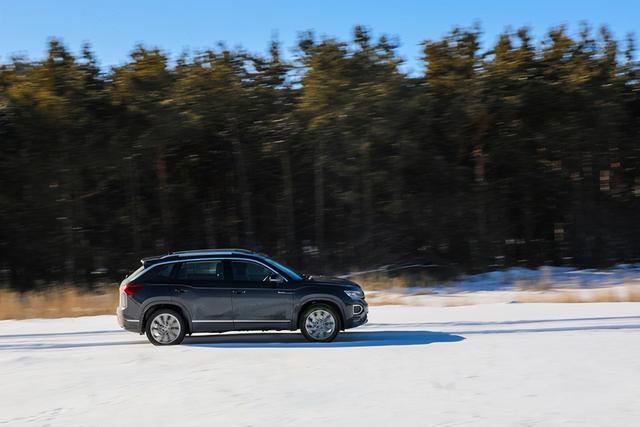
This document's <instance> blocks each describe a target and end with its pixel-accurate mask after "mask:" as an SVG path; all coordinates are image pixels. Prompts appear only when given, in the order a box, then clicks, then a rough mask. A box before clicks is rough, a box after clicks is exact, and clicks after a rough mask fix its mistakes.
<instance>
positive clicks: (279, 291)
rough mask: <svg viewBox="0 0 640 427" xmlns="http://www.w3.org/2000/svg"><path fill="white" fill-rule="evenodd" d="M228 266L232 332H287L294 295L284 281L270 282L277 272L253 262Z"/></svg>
mask: <svg viewBox="0 0 640 427" xmlns="http://www.w3.org/2000/svg"><path fill="white" fill-rule="evenodd" d="M230 266H231V268H230V270H231V274H232V276H233V287H234V290H233V296H232V297H233V319H234V325H235V329H239V330H243V329H244V330H248V329H289V328H290V325H291V315H292V311H293V310H292V308H293V295H292V294H293V292H292V290H291V289H289V286H288V284H287V282H286V281H283V282H282V283H271V282H269V281H268V279H269V277H270V276H274V275H277V273H276V272H274V271H273V270H271V269H269V268H268V267H266V266H264V265H262V264H260V263H257V262H254V261H249V260H242V261H241V260H231V261H230Z"/></svg>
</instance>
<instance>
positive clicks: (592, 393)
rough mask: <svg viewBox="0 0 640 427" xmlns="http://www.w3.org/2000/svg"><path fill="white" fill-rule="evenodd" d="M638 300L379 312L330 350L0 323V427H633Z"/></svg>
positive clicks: (98, 325)
mask: <svg viewBox="0 0 640 427" xmlns="http://www.w3.org/2000/svg"><path fill="white" fill-rule="evenodd" d="M639 354H640V303H588V304H481V305H472V306H464V307H422V306H382V307H376V306H374V307H371V316H370V323H369V324H368V325H367V326H365V327H361V328H357V329H354V330H352V331H349V332H346V333H344V334H342V335H341V336H340V337H339V339H338V340H337V341H336V342H334V343H330V344H322V345H318V344H309V343H306V342H305V341H304V340H303V338H302V337H301V336H300V334H298V333H260V334H258V333H227V334H221V335H209V336H198V337H192V338H188V339H187V340H186V341H185V344H184V345H181V346H176V347H154V346H152V345H150V344H148V343H147V341H146V338H145V337H143V336H139V335H136V334H132V333H128V332H124V331H121V330H119V329H118V327H117V324H116V320H115V318H114V317H113V316H96V317H84V318H76V319H53V320H44V319H34V320H23V321H0V379H1V381H2V387H0V425H4V424H6V425H12V426H13V425H52V426H70V425H134V424H135V425H154V426H155V425H180V426H184V425H219V426H227V425H243V426H250V425H277V426H287V425H295V426H297V425H302V424H307V423H313V424H320V423H324V424H326V425H354V426H388V425H443V426H444V425H446V426H451V425H483V426H496V425H500V426H503V425H509V426H511V425H526V426H557V425H562V426H585V425H588V426H612V425H635V424H636V423H637V420H638V419H640V406H639V405H638V404H637V403H638V396H639V395H640V357H638V355H639Z"/></svg>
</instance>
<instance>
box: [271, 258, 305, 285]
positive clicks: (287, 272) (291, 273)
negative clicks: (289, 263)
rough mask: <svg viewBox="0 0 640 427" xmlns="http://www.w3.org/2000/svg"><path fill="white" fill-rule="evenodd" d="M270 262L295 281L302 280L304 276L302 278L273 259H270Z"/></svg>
mask: <svg viewBox="0 0 640 427" xmlns="http://www.w3.org/2000/svg"><path fill="white" fill-rule="evenodd" d="M269 261H271V264H273V265H274V266H276V267H277V268H278V269H279V270H281V271H284V272H285V273H286V275H287V276H289V277H291V278H292V279H293V280H302V276H300V275H299V274H298V273H296V272H295V271H293V270H292V269H290V268H288V267H285V266H284V265H282V264H280V263H277V262H275V261H274V260H272V259H270V260H269Z"/></svg>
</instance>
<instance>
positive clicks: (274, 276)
mask: <svg viewBox="0 0 640 427" xmlns="http://www.w3.org/2000/svg"><path fill="white" fill-rule="evenodd" d="M267 281H268V282H269V283H273V284H275V285H279V284H280V283H282V282H284V279H283V278H282V276H280V275H279V274H272V275H270V276H269V277H267Z"/></svg>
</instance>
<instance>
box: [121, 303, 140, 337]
mask: <svg viewBox="0 0 640 427" xmlns="http://www.w3.org/2000/svg"><path fill="white" fill-rule="evenodd" d="M116 317H117V318H118V325H120V327H121V328H123V329H125V330H127V331H129V332H137V333H140V321H139V320H137V319H127V318H126V317H124V313H123V311H122V307H120V306H118V308H117V309H116Z"/></svg>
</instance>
